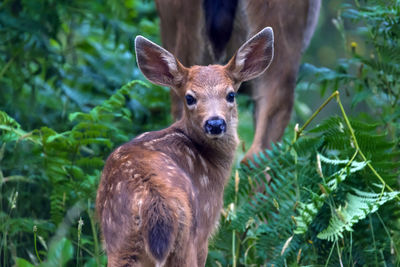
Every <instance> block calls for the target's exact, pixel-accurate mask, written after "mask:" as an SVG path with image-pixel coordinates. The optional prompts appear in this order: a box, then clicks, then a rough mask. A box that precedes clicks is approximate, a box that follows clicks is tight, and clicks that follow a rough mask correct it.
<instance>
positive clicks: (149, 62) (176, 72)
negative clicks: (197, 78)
mask: <svg viewBox="0 0 400 267" xmlns="http://www.w3.org/2000/svg"><path fill="white" fill-rule="evenodd" d="M135 51H136V61H137V64H138V66H139V69H140V70H141V71H142V73H143V75H144V76H145V77H146V78H147V79H148V80H149V81H150V82H152V83H155V84H158V85H164V86H169V87H171V88H172V89H174V90H177V88H179V87H180V86H181V84H182V82H183V81H184V79H185V77H186V74H187V69H186V68H185V67H184V66H183V65H182V64H181V63H180V62H179V61H178V60H177V59H176V58H175V57H174V56H173V55H172V54H171V53H170V52H168V51H167V50H165V49H164V48H162V47H161V46H159V45H157V44H155V43H153V42H151V41H150V40H148V39H146V38H144V37H143V36H140V35H139V36H137V37H136V39H135Z"/></svg>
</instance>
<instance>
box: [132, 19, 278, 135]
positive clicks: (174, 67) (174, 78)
mask: <svg viewBox="0 0 400 267" xmlns="http://www.w3.org/2000/svg"><path fill="white" fill-rule="evenodd" d="M188 38H189V37H188ZM273 43H274V37H273V31H272V29H271V28H269V27H268V28H264V29H263V30H262V31H260V32H259V33H258V34H256V35H255V36H253V37H252V38H251V39H250V40H248V41H247V42H246V43H245V44H243V45H242V46H241V47H240V48H239V50H238V51H237V52H236V54H235V55H234V56H233V57H232V59H231V60H230V61H229V62H228V63H227V64H226V65H225V66H221V65H209V66H192V67H190V68H187V67H185V66H183V65H182V64H181V63H180V62H179V61H178V59H177V58H175V57H174V56H173V55H172V54H171V53H169V52H168V51H167V50H165V49H164V48H162V47H160V46H158V45H156V44H155V43H153V42H151V41H149V40H147V39H146V38H144V37H142V36H137V37H136V40H135V47H136V57H137V62H138V66H139V68H140V70H141V71H142V72H143V74H144V76H146V78H147V79H148V80H149V81H151V82H153V83H155V84H158V85H164V86H169V87H170V88H171V89H172V90H175V92H176V94H177V95H178V96H179V97H180V98H181V99H182V102H183V103H184V112H183V118H182V119H183V120H184V121H185V124H186V127H187V128H189V129H190V130H191V131H192V132H193V131H194V132H195V133H197V134H200V135H202V136H204V135H205V136H206V137H208V138H211V139H220V138H224V137H225V136H234V137H236V128H237V109H236V101H235V96H236V92H237V90H238V88H239V86H240V84H241V83H242V82H244V81H247V80H251V79H253V78H256V77H257V76H259V75H261V74H262V73H263V72H264V71H265V70H266V69H267V68H268V66H269V64H270V63H271V61H272V57H273V51H274V48H273Z"/></svg>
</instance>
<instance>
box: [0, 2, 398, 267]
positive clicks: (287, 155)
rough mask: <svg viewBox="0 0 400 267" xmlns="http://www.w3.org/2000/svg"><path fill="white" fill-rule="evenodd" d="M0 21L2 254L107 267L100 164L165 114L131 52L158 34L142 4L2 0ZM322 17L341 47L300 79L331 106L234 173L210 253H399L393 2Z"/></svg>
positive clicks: (5, 261) (340, 259)
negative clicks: (98, 215) (341, 52)
mask: <svg viewBox="0 0 400 267" xmlns="http://www.w3.org/2000/svg"><path fill="white" fill-rule="evenodd" d="M0 25H1V27H0V32H1V36H2V38H0V88H1V97H0V192H1V193H0V207H1V209H0V229H1V237H0V241H1V243H0V260H1V262H0V265H1V266H13V265H14V264H16V265H17V266H32V265H39V266H56V265H57V266H64V265H67V266H102V265H105V263H106V256H105V254H104V252H103V251H102V245H101V242H100V240H99V234H98V228H97V225H96V219H95V215H94V199H95V196H96V190H97V185H98V181H99V177H100V173H101V170H102V167H103V165H104V161H105V159H106V157H107V156H108V154H109V153H110V152H111V150H112V149H113V148H115V147H116V146H117V145H119V144H121V143H123V142H126V141H127V140H129V139H131V138H132V137H134V136H135V135H137V134H139V133H140V132H143V131H147V130H155V129H160V128H162V127H165V126H166V125H168V123H169V122H170V121H171V119H170V117H169V115H168V114H169V104H168V103H166V102H165V99H168V90H167V89H166V88H162V87H157V86H154V85H151V84H150V83H148V82H143V81H140V80H143V79H142V78H141V76H140V73H139V71H138V69H137V68H136V67H135V63H134V55H133V54H132V53H133V51H132V44H131V40H132V38H133V37H134V36H135V35H137V34H139V33H140V34H143V35H146V36H149V37H151V38H152V39H153V40H154V39H155V40H157V38H158V37H157V36H158V21H157V17H156V13H155V9H154V3H153V2H152V1H140V0H128V1H103V0H98V1H89V2H82V1H78V0H72V1H49V0H47V1H46V0H39V1H35V2H31V1H25V0H6V1H3V2H2V3H0ZM334 25H335V26H336V28H337V30H338V32H339V34H340V36H342V38H343V40H341V42H340V43H341V44H344V46H345V49H347V56H346V57H345V58H342V59H339V60H338V62H337V64H336V66H335V67H333V68H327V67H317V66H314V65H312V64H310V63H304V64H303V66H302V68H301V75H300V77H299V86H298V88H299V92H300V91H314V92H315V93H320V94H321V95H324V94H327V93H328V92H330V96H329V95H328V96H325V97H326V98H327V101H326V102H325V103H323V105H322V106H321V109H323V108H325V106H326V105H327V104H328V103H330V104H329V105H330V106H331V107H333V108H335V109H336V110H337V111H338V115H333V116H327V117H325V118H323V121H322V122H320V123H319V124H318V125H316V126H311V125H313V124H312V123H311V122H314V121H315V120H316V119H318V118H320V117H321V116H322V113H320V110H321V109H318V110H317V111H316V112H315V113H314V114H313V115H312V116H309V117H308V118H305V123H304V124H303V126H301V125H298V124H296V121H294V122H293V123H294V124H296V126H295V127H289V128H288V131H287V133H286V134H285V137H284V139H283V140H282V142H281V143H278V144H275V146H274V147H273V149H272V150H270V151H265V153H261V154H260V155H259V156H257V157H255V158H254V161H255V164H252V165H251V166H244V165H240V166H238V168H237V169H234V170H233V172H232V179H231V180H230V182H229V184H228V186H227V189H226V192H225V208H224V211H223V215H222V217H221V222H220V228H219V231H218V232H217V234H216V236H215V237H214V238H213V240H212V241H211V243H210V249H209V256H208V259H207V265H208V266H261V265H265V266H272V265H273V266H305V265H318V266H400V229H399V228H400V208H399V204H400V189H399V179H400V164H399V162H400V143H399V136H400V109H399V108H398V104H399V101H400V82H399V81H400V68H399V67H400V56H399V55H400V2H399V1H397V0H386V1H385V0H369V1H354V2H349V3H347V4H343V5H342V6H341V9H340V10H339V11H338V17H337V18H336V19H335V20H334ZM317 38H318V37H317ZM353 40H358V42H352V41H353ZM361 40H362V42H363V43H360V42H361ZM361 47H362V49H361ZM132 79H133V81H131V80H132ZM344 96H348V98H351V103H350V106H347V105H343V104H342V102H343V99H344ZM241 102H245V99H241ZM335 102H336V103H335ZM241 108H242V109H243V108H246V107H244V105H242V107H241ZM246 112H247V111H246ZM246 112H245V113H246ZM245 113H244V114H245ZM349 114H352V116H350V117H349ZM314 115H315V116H314ZM299 117H301V116H299ZM295 118H296V119H297V118H298V117H295ZM241 129H242V128H241ZM241 135H242V136H247V135H248V133H246V132H244V133H243V132H242V133H241ZM246 141H249V140H246ZM269 179H270V181H269Z"/></svg>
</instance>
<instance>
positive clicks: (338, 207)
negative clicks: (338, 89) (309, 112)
mask: <svg viewBox="0 0 400 267" xmlns="http://www.w3.org/2000/svg"><path fill="white" fill-rule="evenodd" d="M351 126H352V129H353V130H354V132H355V133H356V136H357V142H358V144H359V145H360V147H361V150H362V152H363V153H364V154H367V155H371V157H370V158H368V160H367V161H364V160H363V159H362V157H361V156H360V153H359V152H357V150H356V148H355V147H354V146H351V143H352V142H354V141H353V140H352V138H353V137H352V135H351V131H350V129H349V128H348V127H347V126H346V122H345V120H344V119H342V118H339V117H334V118H331V119H328V120H326V121H324V122H323V123H322V124H320V125H319V126H317V127H316V128H314V129H312V130H310V131H308V132H307V133H306V134H304V135H302V136H301V137H300V139H299V140H298V141H296V142H294V143H292V142H288V141H286V142H284V143H283V144H281V145H279V146H275V147H274V148H273V149H272V150H271V151H266V154H267V156H265V155H264V154H260V156H259V157H258V158H255V162H256V163H257V166H256V165H252V166H251V168H248V167H247V166H245V165H243V166H241V168H240V169H239V175H238V177H237V178H236V179H239V180H238V181H236V183H237V182H239V186H236V187H235V179H232V180H231V181H230V183H229V185H228V188H227V190H226V195H225V203H226V209H225V214H226V216H225V218H223V224H222V229H221V231H220V232H219V234H218V235H217V236H216V237H215V238H214V240H213V243H212V248H211V249H212V250H214V254H210V257H209V261H208V262H209V264H210V265H214V263H216V262H220V263H221V264H222V265H230V264H233V262H232V261H229V260H228V261H227V262H221V261H220V258H223V259H232V258H233V254H235V255H236V258H237V263H236V264H239V265H252V264H254V265H257V266H258V265H261V264H265V263H268V265H272V264H275V265H276V266H281V265H284V264H288V265H290V264H295V265H296V264H300V265H303V264H307V265H308V264H313V265H319V264H328V265H335V261H336V260H338V261H341V262H342V263H343V264H344V265H346V266H347V265H352V264H354V262H356V261H357V262H359V263H362V262H364V263H368V262H370V259H371V258H374V257H375V256H376V255H378V254H379V252H381V253H383V255H385V256H384V257H383V258H382V259H381V260H379V262H381V261H382V262H385V263H386V264H388V265H390V264H396V263H397V264H399V263H400V262H399V259H400V257H399V256H400V255H399V254H398V253H399V249H400V243H399V241H398V240H396V239H395V238H394V236H393V234H392V233H393V231H398V228H399V226H400V225H399V223H400V213H399V212H398V211H396V212H393V211H395V210H398V205H399V203H400V202H399V198H398V196H399V194H400V192H399V191H394V192H390V190H389V192H387V190H388V189H386V188H385V185H386V184H385V185H382V184H379V179H378V178H377V177H376V176H375V174H374V173H373V172H372V170H371V169H370V168H369V165H367V164H371V166H375V167H377V168H378V166H383V165H387V166H397V168H389V169H385V170H383V169H382V170H381V175H382V177H383V178H384V180H385V181H386V183H387V184H389V185H392V186H397V179H398V177H399V168H398V167H399V166H398V159H397V158H398V150H397V149H396V147H395V146H394V144H393V143H392V142H390V141H387V140H386V139H385V138H382V136H381V135H374V133H375V132H376V130H377V126H376V125H375V126H374V125H372V124H366V123H361V122H358V121H351ZM333 135H336V138H332V136H333ZM321 140H322V141H321ZM371 143H372V144H374V145H371ZM374 154H375V155H377V157H376V156H372V155H374ZM323 155H325V156H323ZM378 155H385V156H378ZM269 179H271V182H268V180H269ZM377 184H379V186H377ZM396 197H397V199H396V200H393V199H395V198H396ZM386 202H388V203H389V204H387V205H389V206H387V205H384V204H385V203H386ZM375 214H376V215H375ZM365 218H371V219H372V220H378V221H376V222H375V224H374V231H375V232H374V233H371V230H370V229H371V225H370V224H368V223H363V222H364V221H365ZM379 218H390V220H380V219H379ZM227 232H228V233H229V232H231V233H234V235H235V241H236V244H235V246H236V250H235V251H234V252H233V251H232V249H231V246H230V244H231V242H233V241H232V238H229V239H228V238H227V237H226V236H227V234H226V233H227ZM351 238H352V241H351V242H352V243H350V244H349V239H351ZM339 241H341V242H339ZM365 244H368V245H365ZM371 244H373V246H374V248H373V249H372V248H371ZM335 246H338V248H339V250H340V253H338V254H337V255H336V257H337V259H335V258H329V257H330V256H329V254H330V252H331V248H334V247H335ZM366 247H369V248H371V250H366V249H365V248H366ZM335 250H336V249H335ZM216 251H218V252H219V253H218V254H217V253H215V252H216ZM393 251H394V252H393ZM352 255H357V259H354V258H352ZM377 257H378V258H379V257H381V256H380V255H378V256H377Z"/></svg>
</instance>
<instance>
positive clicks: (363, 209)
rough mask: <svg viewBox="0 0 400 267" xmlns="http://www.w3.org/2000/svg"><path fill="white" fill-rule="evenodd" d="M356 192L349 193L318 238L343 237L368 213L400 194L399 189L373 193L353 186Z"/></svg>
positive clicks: (332, 239)
mask: <svg viewBox="0 0 400 267" xmlns="http://www.w3.org/2000/svg"><path fill="white" fill-rule="evenodd" d="M352 190H353V191H354V193H355V194H350V193H348V194H347V196H346V202H345V203H346V204H345V206H339V207H338V208H337V209H336V210H335V214H334V215H333V216H332V218H331V220H330V222H329V226H328V228H326V229H325V230H323V231H322V232H320V233H319V234H318V238H320V239H327V240H329V241H336V240H338V239H339V238H342V237H343V232H344V231H345V230H346V231H353V229H352V226H353V225H354V224H356V223H357V222H358V221H360V220H363V219H364V218H365V217H366V216H367V215H369V214H371V213H374V212H375V211H377V210H378V209H379V208H380V207H381V206H382V205H383V204H385V203H386V202H387V201H390V200H392V199H394V198H395V197H396V196H398V195H399V194H400V192H399V191H395V192H384V193H382V194H379V193H371V192H363V191H360V190H358V189H355V188H352Z"/></svg>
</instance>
